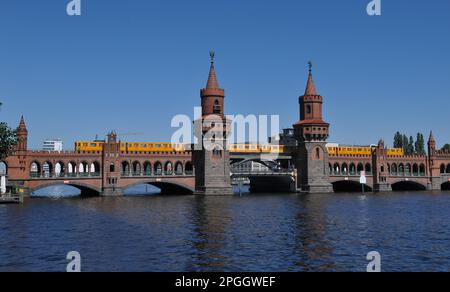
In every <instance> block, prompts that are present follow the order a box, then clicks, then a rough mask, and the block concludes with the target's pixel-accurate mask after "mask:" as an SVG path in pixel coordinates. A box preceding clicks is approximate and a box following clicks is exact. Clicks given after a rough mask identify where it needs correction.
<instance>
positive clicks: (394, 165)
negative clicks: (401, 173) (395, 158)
mask: <svg viewBox="0 0 450 292" xmlns="http://www.w3.org/2000/svg"><path fill="white" fill-rule="evenodd" d="M390 173H391V175H398V167H397V163H392V165H391V171H390Z"/></svg>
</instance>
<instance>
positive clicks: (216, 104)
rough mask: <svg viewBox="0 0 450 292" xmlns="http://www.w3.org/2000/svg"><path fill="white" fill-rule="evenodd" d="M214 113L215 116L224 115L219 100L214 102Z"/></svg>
mask: <svg viewBox="0 0 450 292" xmlns="http://www.w3.org/2000/svg"><path fill="white" fill-rule="evenodd" d="M213 112H214V113H215V114H220V113H222V111H221V108H220V103H219V101H218V100H217V99H216V100H215V101H214V109H213Z"/></svg>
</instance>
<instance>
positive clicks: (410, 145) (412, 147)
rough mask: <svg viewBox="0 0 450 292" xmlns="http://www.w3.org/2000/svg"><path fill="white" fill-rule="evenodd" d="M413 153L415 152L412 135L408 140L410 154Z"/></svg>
mask: <svg viewBox="0 0 450 292" xmlns="http://www.w3.org/2000/svg"><path fill="white" fill-rule="evenodd" d="M413 154H414V138H413V136H410V137H409V141H408V155H413Z"/></svg>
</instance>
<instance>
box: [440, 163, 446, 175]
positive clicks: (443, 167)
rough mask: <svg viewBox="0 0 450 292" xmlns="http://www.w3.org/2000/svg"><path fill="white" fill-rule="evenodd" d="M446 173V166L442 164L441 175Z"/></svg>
mask: <svg viewBox="0 0 450 292" xmlns="http://www.w3.org/2000/svg"><path fill="white" fill-rule="evenodd" d="M444 173H445V164H441V174H444Z"/></svg>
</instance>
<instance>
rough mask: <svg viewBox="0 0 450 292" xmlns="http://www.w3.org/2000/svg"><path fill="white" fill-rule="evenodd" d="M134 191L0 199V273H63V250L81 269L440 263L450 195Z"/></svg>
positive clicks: (448, 260) (449, 253) (447, 250)
mask: <svg viewBox="0 0 450 292" xmlns="http://www.w3.org/2000/svg"><path fill="white" fill-rule="evenodd" d="M47 192H49V194H57V192H58V190H49V189H47ZM141 192H142V189H136V190H134V193H133V191H131V193H129V194H128V196H125V197H122V198H86V199H82V198H59V199H55V198H53V199H52V198H32V199H28V200H26V202H25V204H24V205H22V206H15V205H0V271H65V270H66V265H67V264H68V261H67V260H66V255H67V253H68V252H70V251H78V252H79V253H80V254H81V258H82V264H81V268H82V270H83V271H236V272H239V271H366V267H367V264H368V261H367V260H366V256H367V254H368V253H369V252H371V251H377V252H379V253H380V254H381V256H382V260H381V264H382V270H383V271H449V270H450V193H427V192H423V193H422V192H415V193H414V192H411V193H389V194H377V195H373V194H368V195H366V196H364V195H361V194H329V195H308V196H305V195H303V196H302V195H295V194H266V195H252V194H245V193H244V194H243V195H242V196H241V197H240V196H235V197H218V198H198V197H194V196H160V195H150V196H137V194H139V193H141ZM41 195H42V194H41Z"/></svg>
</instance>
